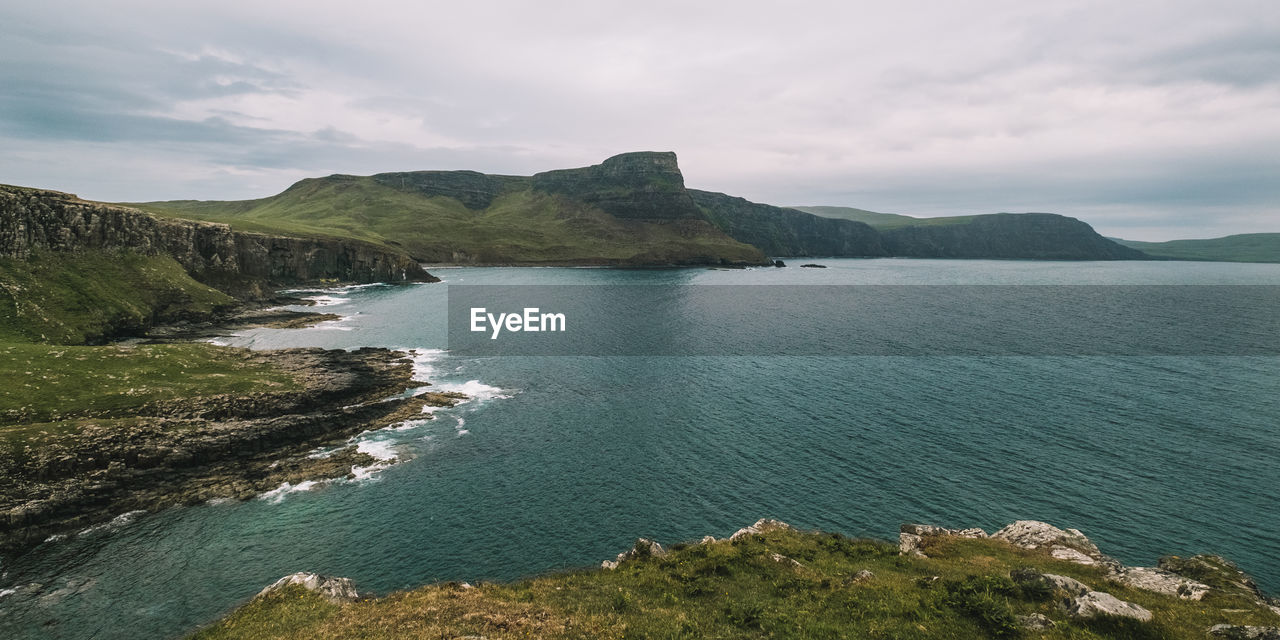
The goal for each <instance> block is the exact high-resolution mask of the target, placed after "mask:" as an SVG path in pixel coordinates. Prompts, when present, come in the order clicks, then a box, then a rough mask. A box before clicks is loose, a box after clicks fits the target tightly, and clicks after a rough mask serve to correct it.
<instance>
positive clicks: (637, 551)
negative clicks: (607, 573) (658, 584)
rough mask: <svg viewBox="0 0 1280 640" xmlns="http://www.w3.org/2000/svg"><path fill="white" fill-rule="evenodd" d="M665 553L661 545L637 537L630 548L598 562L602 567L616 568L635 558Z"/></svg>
mask: <svg viewBox="0 0 1280 640" xmlns="http://www.w3.org/2000/svg"><path fill="white" fill-rule="evenodd" d="M665 555H667V550H666V549H663V548H662V545H660V544H658V543H656V542H654V541H653V540H650V539H648V538H637V539H636V543H635V545H633V546H632V547H631V548H630V549H627V550H626V551H623V552H622V553H619V554H618V557H617V558H614V559H613V560H605V561H603V562H601V563H600V568H602V569H617V568H618V565H620V564H622V563H623V562H626V561H627V560H632V559H635V558H661V557H662V556H665Z"/></svg>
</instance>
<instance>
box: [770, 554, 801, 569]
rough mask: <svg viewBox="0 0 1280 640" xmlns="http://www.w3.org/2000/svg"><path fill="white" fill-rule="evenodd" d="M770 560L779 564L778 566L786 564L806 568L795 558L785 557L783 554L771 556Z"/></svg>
mask: <svg viewBox="0 0 1280 640" xmlns="http://www.w3.org/2000/svg"><path fill="white" fill-rule="evenodd" d="M769 559H770V560H773V561H774V562H777V563H778V564H785V565H788V566H791V567H795V568H800V567H802V566H804V565H802V564H800V561H799V560H796V559H795V558H788V557H787V556H784V555H782V554H781V553H774V554H770V555H769Z"/></svg>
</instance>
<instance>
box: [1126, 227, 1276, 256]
mask: <svg viewBox="0 0 1280 640" xmlns="http://www.w3.org/2000/svg"><path fill="white" fill-rule="evenodd" d="M1115 241H1116V242H1118V243H1120V244H1122V245H1124V246H1126V247H1131V248H1133V249H1138V250H1139V251H1142V252H1143V253H1146V254H1147V255H1151V256H1155V257H1158V258H1169V259H1172V260H1212V261H1216V262H1280V233H1245V234H1240V235H1234V236H1226V237H1223V238H1211V239H1206V240H1170V241H1168V242H1140V241H1137V240H1121V239H1118V238H1116V239H1115Z"/></svg>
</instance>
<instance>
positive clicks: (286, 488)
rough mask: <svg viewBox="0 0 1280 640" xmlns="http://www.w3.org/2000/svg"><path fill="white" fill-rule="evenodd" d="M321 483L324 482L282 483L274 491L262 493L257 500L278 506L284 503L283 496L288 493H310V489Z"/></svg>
mask: <svg viewBox="0 0 1280 640" xmlns="http://www.w3.org/2000/svg"><path fill="white" fill-rule="evenodd" d="M323 482H325V481H324V480H320V481H317V480H303V481H302V482H299V483H298V484H293V483H291V482H286V483H284V484H282V485H280V486H279V487H276V488H275V489H272V490H270V491H268V492H266V493H264V494H262V495H260V496H258V499H259V500H267V501H270V502H272V503H274V504H279V503H280V502H282V501H284V498H285V496H287V495H289V494H290V493H296V492H298V491H310V490H311V489H313V488H314V487H316V486H317V485H319V484H321V483H323Z"/></svg>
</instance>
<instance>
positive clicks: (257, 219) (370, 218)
mask: <svg viewBox="0 0 1280 640" xmlns="http://www.w3.org/2000/svg"><path fill="white" fill-rule="evenodd" d="M129 206H133V207H136V208H139V209H142V210H145V211H149V212H151V213H155V214H157V215H164V216H172V217H180V218H193V219H199V220H208V221H213V222H222V223H226V224H229V225H231V226H232V227H233V228H235V229H239V230H243V231H258V232H271V233H280V234H286V235H294V236H321V237H338V238H354V239H359V240H365V241H369V242H374V243H378V244H382V245H385V246H389V247H395V248H397V249H403V250H405V251H408V252H409V253H410V254H411V255H413V256H414V257H415V258H418V259H420V260H422V261H426V262H450V263H452V262H461V263H467V262H476V263H488V264H493V263H501V264H511V263H519V264H539V263H543V264H548V263H600V262H610V263H663V262H678V261H682V260H686V259H688V258H690V257H698V256H715V257H723V258H726V259H728V260H735V261H738V260H752V261H759V260H760V259H761V256H760V254H759V252H758V251H757V250H755V249H754V248H753V247H750V246H747V245H744V244H741V243H738V242H735V241H734V240H732V239H730V238H728V237H727V236H724V235H723V234H721V233H720V232H719V231H717V230H714V229H713V228H712V227H710V226H709V225H708V226H707V228H706V229H705V230H702V231H700V232H694V233H690V232H689V230H688V229H685V228H682V227H680V226H677V225H664V224H654V223H647V222H635V221H624V220H619V219H617V218H614V217H613V216H610V215H607V214H605V213H604V212H602V211H600V210H599V209H596V208H594V207H591V206H588V205H585V204H582V203H579V202H575V201H572V200H569V199H566V198H563V197H559V196H553V195H549V194H546V193H541V192H537V191H533V190H529V189H527V188H524V189H520V190H515V191H512V192H508V193H506V194H504V195H501V196H499V197H498V198H496V199H495V200H494V201H493V202H492V203H491V204H490V206H488V207H487V208H485V209H483V210H472V209H468V208H466V207H465V206H463V204H462V203H461V202H459V201H458V200H455V199H453V198H448V197H443V196H426V195H423V194H421V193H416V192H411V191H404V190H400V189H395V188H392V187H390V186H387V185H384V184H380V183H378V182H377V181H375V180H374V179H372V178H369V177H357V176H331V177H329V178H322V179H314V180H304V181H302V182H300V183H298V184H296V185H294V186H293V187H291V188H289V189H288V190H286V191H285V192H283V193H281V194H279V195H277V196H273V197H270V198H263V199H260V200H250V201H240V202H200V201H173V202H150V203H141V204H130V205H129Z"/></svg>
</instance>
